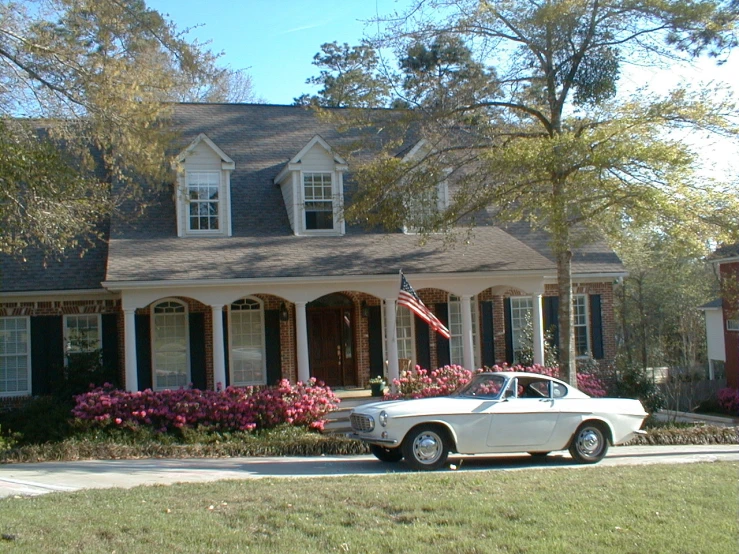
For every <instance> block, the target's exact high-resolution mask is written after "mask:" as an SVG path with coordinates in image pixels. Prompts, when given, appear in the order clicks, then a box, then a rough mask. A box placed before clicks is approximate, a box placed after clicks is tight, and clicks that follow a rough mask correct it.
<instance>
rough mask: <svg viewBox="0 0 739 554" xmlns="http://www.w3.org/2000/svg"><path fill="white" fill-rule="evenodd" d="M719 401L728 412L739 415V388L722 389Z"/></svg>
mask: <svg viewBox="0 0 739 554" xmlns="http://www.w3.org/2000/svg"><path fill="white" fill-rule="evenodd" d="M718 403H719V406H721V408H723V409H724V410H726V411H727V413H730V414H736V415H739V389H721V390H720V391H718Z"/></svg>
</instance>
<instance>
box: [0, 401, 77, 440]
mask: <svg viewBox="0 0 739 554" xmlns="http://www.w3.org/2000/svg"><path fill="white" fill-rule="evenodd" d="M71 407H72V403H71V399H69V400H67V401H63V400H60V399H59V398H55V397H52V396H39V397H34V398H29V399H28V400H27V401H25V402H24V403H23V404H22V405H21V406H20V407H18V408H13V409H12V410H9V411H6V412H2V413H0V426H2V428H3V429H4V431H3V433H4V434H5V436H6V437H12V438H13V440H14V442H15V443H17V444H18V445H20V446H22V445H27V444H43V443H47V442H56V441H62V440H64V439H66V438H68V437H70V436H72V435H73V433H74V430H73V428H72V425H71V419H72V414H71Z"/></svg>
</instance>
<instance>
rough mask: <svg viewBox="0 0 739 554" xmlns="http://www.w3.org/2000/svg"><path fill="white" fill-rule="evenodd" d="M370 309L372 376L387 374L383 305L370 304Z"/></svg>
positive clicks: (368, 327) (368, 323)
mask: <svg viewBox="0 0 739 554" xmlns="http://www.w3.org/2000/svg"><path fill="white" fill-rule="evenodd" d="M368 310H369V314H368V316H367V331H368V333H369V362H370V377H377V376H378V375H384V374H385V360H384V359H383V355H382V307H381V306H369V308H368Z"/></svg>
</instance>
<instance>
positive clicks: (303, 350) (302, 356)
mask: <svg viewBox="0 0 739 554" xmlns="http://www.w3.org/2000/svg"><path fill="white" fill-rule="evenodd" d="M305 304H306V303H305V302H295V334H296V335H297V337H296V338H297V348H298V381H302V382H303V383H306V382H307V381H308V380H309V379H310V358H309V357H308V319H307V318H306V316H305Z"/></svg>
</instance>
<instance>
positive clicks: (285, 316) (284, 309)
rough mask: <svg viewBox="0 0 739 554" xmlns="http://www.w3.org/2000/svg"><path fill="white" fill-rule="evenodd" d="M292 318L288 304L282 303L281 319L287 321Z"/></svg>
mask: <svg viewBox="0 0 739 554" xmlns="http://www.w3.org/2000/svg"><path fill="white" fill-rule="evenodd" d="M288 319H290V314H289V313H288V312H287V306H285V303H284V302H283V303H282V304H280V321H287V320H288Z"/></svg>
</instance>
